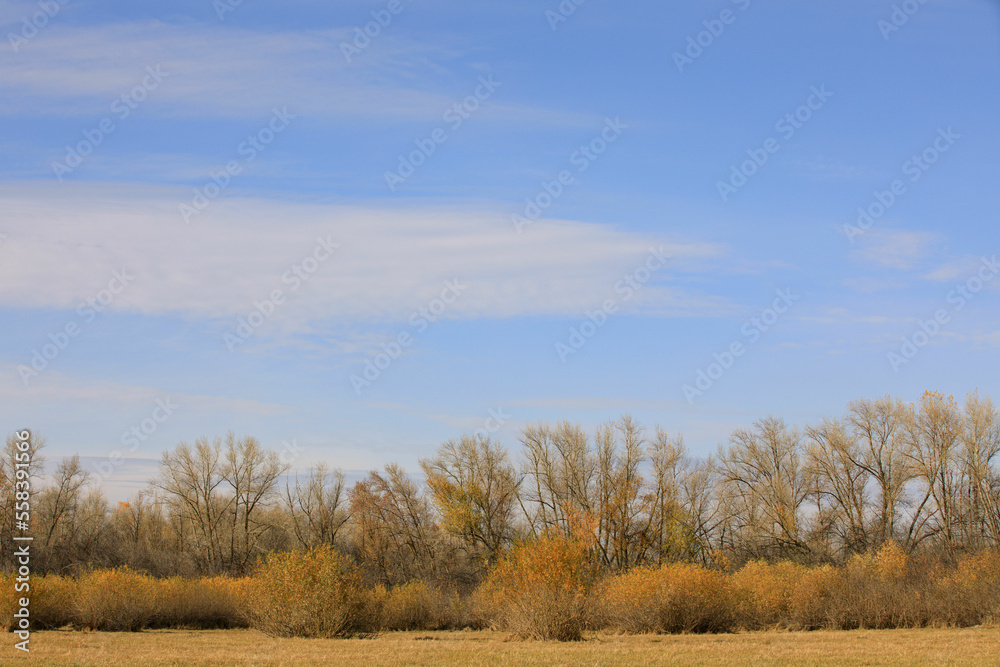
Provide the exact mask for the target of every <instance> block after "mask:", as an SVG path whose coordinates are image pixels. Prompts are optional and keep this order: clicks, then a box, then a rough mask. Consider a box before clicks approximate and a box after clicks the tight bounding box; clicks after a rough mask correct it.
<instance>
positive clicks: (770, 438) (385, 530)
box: [0, 392, 1000, 589]
mask: <svg viewBox="0 0 1000 667" xmlns="http://www.w3.org/2000/svg"><path fill="white" fill-rule="evenodd" d="M44 444H45V443H44V439H43V438H41V437H38V436H37V435H36V436H35V437H34V438H33V441H32V447H33V456H32V460H33V461H34V462H35V469H36V470H37V469H39V468H40V466H39V465H38V464H39V462H40V461H41V459H42V453H43V449H44ZM518 445H519V447H518V448H517V449H516V451H515V452H513V453H512V452H511V451H510V450H508V449H507V448H505V447H504V446H503V445H502V444H501V443H500V442H498V441H497V440H495V439H492V438H489V437H482V436H463V437H461V438H459V439H456V440H451V441H448V442H446V443H444V444H442V445H441V446H440V447H439V448H438V450H437V451H436V452H435V453H434V455H433V456H431V457H429V458H426V459H423V460H421V461H420V472H421V475H419V476H414V475H412V474H410V473H408V472H407V471H406V470H404V469H403V468H401V467H400V466H398V465H395V464H389V465H386V466H385V467H384V468H383V469H381V470H373V471H372V472H370V473H369V474H368V475H367V476H366V477H364V478H363V479H361V480H360V481H358V482H357V483H355V484H353V485H350V486H348V485H347V484H346V482H345V477H344V474H343V473H342V472H341V471H339V470H333V469H331V468H329V467H328V466H327V465H326V464H320V465H316V466H313V467H311V468H309V469H308V470H305V471H297V472H295V473H292V472H291V471H290V470H289V466H288V465H287V464H285V463H283V462H282V461H281V460H280V458H279V457H278V454H277V453H276V452H275V451H272V450H269V449H267V448H265V447H263V446H262V445H261V443H260V442H259V441H258V440H256V439H255V438H253V437H249V436H245V437H237V436H236V435H235V434H232V433H230V434H228V435H226V436H225V437H221V438H214V439H208V438H200V439H198V440H196V441H195V442H194V443H193V444H189V443H180V444H178V445H177V446H176V447H174V448H173V449H171V450H169V451H166V452H164V454H163V456H162V458H161V460H160V462H159V471H158V475H157V477H156V478H155V479H154V480H152V481H151V482H150V483H149V485H148V487H147V488H146V489H145V490H144V491H142V492H141V493H139V494H137V495H136V496H135V497H134V498H133V499H132V500H130V501H129V502H125V503H119V504H118V505H117V506H115V507H111V506H110V505H109V503H108V501H107V500H106V498H105V497H104V496H103V494H102V493H101V491H100V488H99V487H98V485H97V484H95V483H94V479H93V478H92V475H91V473H90V472H89V471H88V470H87V469H86V468H85V467H84V466H83V465H82V464H81V463H80V459H79V457H78V456H73V457H68V458H65V459H63V460H62V461H60V462H59V463H58V464H57V465H56V467H55V472H54V474H53V475H51V476H50V477H49V478H47V479H46V480H40V479H35V480H33V484H32V498H31V503H32V511H33V525H32V528H31V534H32V535H33V536H34V538H35V539H34V542H33V545H34V546H33V549H34V555H33V562H32V567H33V571H34V572H36V573H38V574H44V573H59V574H78V573H80V572H82V571H86V570H89V569H92V568H108V567H116V566H123V565H124V566H128V567H130V568H132V569H134V570H138V571H143V572H147V573H149V574H151V575H154V576H170V575H187V576H194V575H215V574H231V575H243V574H247V573H248V572H250V571H252V570H253V568H254V567H255V565H256V563H257V562H258V561H259V558H260V557H261V556H264V555H266V554H269V553H272V552H284V551H296V550H304V549H309V548H313V547H320V546H325V545H332V546H333V547H335V548H336V549H337V550H338V551H339V552H341V553H343V554H345V555H346V556H348V557H350V558H352V559H353V560H354V561H355V562H356V563H358V565H359V566H360V567H361V568H362V571H363V572H364V573H365V575H366V577H367V578H368V579H369V580H370V581H372V582H375V583H380V584H384V585H387V586H395V585H399V584H402V583H406V582H409V581H413V580H422V581H428V582H433V583H435V584H437V585H448V586H450V587H456V588H459V589H470V588H472V587H474V586H476V585H477V584H479V583H480V582H481V581H482V579H483V577H484V576H485V573H486V572H487V571H488V570H489V568H490V566H491V565H492V564H494V563H495V562H496V561H497V560H498V559H500V558H502V557H503V556H504V555H505V554H507V553H509V552H510V551H511V549H512V548H513V547H514V546H515V545H516V544H518V543H521V542H524V541H530V540H532V539H533V538H540V537H545V536H552V535H571V534H573V533H574V531H577V532H578V531H579V529H580V526H581V525H583V526H587V530H588V531H591V532H592V533H593V546H592V547H591V548H592V550H593V553H592V556H593V558H594V560H595V562H597V563H598V564H599V565H600V567H601V568H602V569H604V570H606V571H608V572H624V571H627V570H629V569H631V568H633V567H635V566H638V565H645V564H666V563H675V562H677V563H699V564H702V565H706V566H709V567H713V566H716V565H718V564H719V563H721V562H726V563H737V564H738V563H744V562H748V561H751V560H768V561H779V560H790V561H796V562H800V563H804V564H817V563H841V562H844V561H846V560H848V559H849V558H850V557H851V556H852V555H854V554H859V553H867V552H872V551H875V550H878V549H879V548H880V547H882V546H883V545H885V544H886V543H888V542H895V543H896V544H898V545H899V546H900V547H901V548H902V549H903V550H904V551H905V552H908V553H914V552H917V551H921V550H928V551H934V552H936V553H937V554H940V555H941V556H943V557H945V558H957V557H958V556H960V555H961V554H963V553H966V552H971V551H977V550H980V549H982V548H990V547H994V548H995V547H998V546H1000V471H998V468H997V459H998V452H1000V413H998V411H997V408H996V407H995V406H994V404H993V402H992V400H991V399H990V398H989V397H987V396H982V395H980V394H978V393H973V394H970V395H969V396H967V397H966V398H965V400H964V403H963V404H961V405H959V404H958V403H957V402H956V401H955V400H954V399H952V398H951V397H947V396H944V395H942V394H940V393H935V392H926V393H925V394H924V395H923V396H922V398H921V399H920V401H918V402H917V403H916V404H907V403H904V402H903V401H900V400H898V399H893V398H891V397H888V396H887V397H884V398H880V399H875V400H870V399H864V400H857V401H854V402H852V403H850V404H849V405H848V407H847V410H846V413H845V414H843V415H842V416H840V417H837V418H833V419H824V420H822V421H820V422H819V423H816V424H812V425H807V426H804V427H795V426H790V425H788V424H787V423H786V422H785V421H784V420H782V419H780V418H776V417H767V418H764V419H760V420H758V421H756V422H755V423H754V424H753V425H752V426H750V427H747V428H741V429H737V430H736V431H734V432H733V433H732V434H731V435H730V437H729V439H728V441H727V442H726V443H724V444H722V445H720V446H719V447H718V450H717V451H716V452H715V453H713V454H712V455H710V456H706V457H695V456H692V455H691V454H690V452H689V451H688V450H687V448H686V447H685V444H684V440H683V437H682V436H681V435H679V434H671V433H669V432H667V431H665V430H663V429H661V428H659V427H656V428H654V429H652V430H651V431H647V430H646V429H644V428H643V427H642V426H641V425H640V424H638V423H637V422H636V421H635V420H634V419H633V418H632V417H630V416H628V415H625V416H622V417H621V418H619V419H616V420H611V421H608V422H606V423H605V424H603V425H601V426H600V427H598V428H597V429H596V430H595V431H594V432H593V433H587V432H586V431H585V430H584V429H582V428H581V427H580V426H578V425H575V424H571V423H568V422H562V423H558V424H554V425H553V424H535V425H530V426H527V427H525V428H524V429H523V430H522V431H521V433H520V435H519V437H518ZM15 451H16V447H15V439H14V436H13V435H11V436H9V437H8V438H7V441H6V447H5V450H4V452H3V455H2V456H0V515H2V516H0V566H2V567H3V568H4V570H5V571H7V572H10V571H12V568H13V547H12V545H13V544H14V542H13V541H12V540H11V536H12V535H11V531H12V530H13V526H14V508H15V497H14V495H15V494H14V467H13V464H14V454H15Z"/></svg>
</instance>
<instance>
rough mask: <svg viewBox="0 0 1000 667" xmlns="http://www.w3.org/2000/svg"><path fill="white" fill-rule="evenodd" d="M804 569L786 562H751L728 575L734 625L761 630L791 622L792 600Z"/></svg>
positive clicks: (790, 623)
mask: <svg viewBox="0 0 1000 667" xmlns="http://www.w3.org/2000/svg"><path fill="white" fill-rule="evenodd" d="M805 572H806V568H805V567H803V566H802V565H798V564H796V563H791V562H787V561H783V562H779V563H765V562H762V561H752V562H749V563H747V564H746V565H744V566H743V567H742V568H740V570H739V571H738V572H736V573H735V574H733V575H732V577H731V581H732V584H733V589H734V598H735V605H736V607H735V613H736V617H737V621H736V623H737V625H738V626H740V627H742V628H744V629H747V630H765V629H768V628H775V627H789V626H791V625H792V600H793V597H794V595H795V591H796V589H798V587H799V585H800V582H801V579H802V577H803V575H804V574H805Z"/></svg>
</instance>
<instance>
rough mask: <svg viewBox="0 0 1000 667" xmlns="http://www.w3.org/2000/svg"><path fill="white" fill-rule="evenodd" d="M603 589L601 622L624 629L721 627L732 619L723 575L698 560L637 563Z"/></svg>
mask: <svg viewBox="0 0 1000 667" xmlns="http://www.w3.org/2000/svg"><path fill="white" fill-rule="evenodd" d="M602 593H603V599H602V601H601V603H600V606H601V607H603V609H604V610H605V611H604V613H603V614H602V619H601V620H602V624H603V625H604V626H605V627H609V628H614V629H619V630H623V631H626V632H668V633H679V632H725V631H727V630H731V629H733V627H734V623H735V620H736V614H735V611H736V600H735V597H734V590H733V586H732V583H731V582H730V581H729V577H728V575H726V574H725V573H724V572H721V571H718V570H710V569H708V568H705V567H703V566H701V565H695V564H691V563H671V564H668V565H661V566H659V567H655V568H638V569H635V570H632V571H631V572H627V573H625V574H622V575H618V576H616V577H613V578H611V579H610V580H609V581H607V582H606V583H605V586H602ZM630 600H632V601H634V603H633V604H630Z"/></svg>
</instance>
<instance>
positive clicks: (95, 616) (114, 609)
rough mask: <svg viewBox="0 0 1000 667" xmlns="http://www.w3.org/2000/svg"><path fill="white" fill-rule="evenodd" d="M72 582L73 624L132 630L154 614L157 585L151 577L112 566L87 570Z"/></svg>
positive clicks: (140, 627)
mask: <svg viewBox="0 0 1000 667" xmlns="http://www.w3.org/2000/svg"><path fill="white" fill-rule="evenodd" d="M46 579H48V577H46ZM74 584H75V585H71V588H75V591H74V601H75V604H74V605H73V607H74V608H75V609H74V611H75V617H76V618H75V624H76V625H79V626H80V627H83V628H87V629H90V630H110V631H116V632H119V631H129V632H135V631H138V630H141V629H143V628H145V627H147V626H148V625H149V624H150V622H151V621H152V620H153V619H154V618H155V617H156V602H157V595H156V593H157V587H156V581H155V580H154V579H152V578H151V577H148V576H146V575H143V574H139V573H137V572H135V571H133V570H130V569H128V568H115V569H112V570H93V571H91V572H87V573H85V574H84V575H83V576H81V577H80V579H78V580H77V581H75V582H74ZM42 590H44V588H43V589H42Z"/></svg>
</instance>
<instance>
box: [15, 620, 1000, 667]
mask: <svg viewBox="0 0 1000 667" xmlns="http://www.w3.org/2000/svg"><path fill="white" fill-rule="evenodd" d="M31 649H32V650H31V655H30V658H29V656H25V655H24V654H21V652H20V651H16V650H14V648H13V635H8V636H6V638H5V641H4V642H3V646H0V664H28V660H29V659H30V661H31V664H37V665H110V666H112V667H125V666H131V665H251V664H252V665H306V664H326V665H372V666H373V667H383V666H384V667H396V666H400V665H440V666H445V665H448V666H453V665H470V666H473V667H475V666H479V665H553V666H554V665H606V666H608V667H618V666H621V667H624V666H626V665H674V664H683V665H747V664H750V665H764V664H769V665H773V664H783V665H786V664H787V665H821V664H837V665H915V664H952V665H1000V629H998V628H995V627H994V628H986V627H976V628H964V629H918V630H853V631H817V632H763V633H745V634H730V635H603V634H602V635H595V634H588V635H585V637H584V641H581V642H572V643H560V642H542V641H529V642H514V641H504V635H503V634H500V633H494V632H487V631H483V632H433V633H431V632H391V633H386V634H384V635H382V636H381V637H379V638H377V639H296V638H292V639H277V638H271V637H268V636H266V635H264V634H261V633H259V632H256V631H252V630H201V631H185V630H153V631H148V632H140V633H103V632H68V631H53V632H37V633H34V634H32V640H31Z"/></svg>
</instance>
